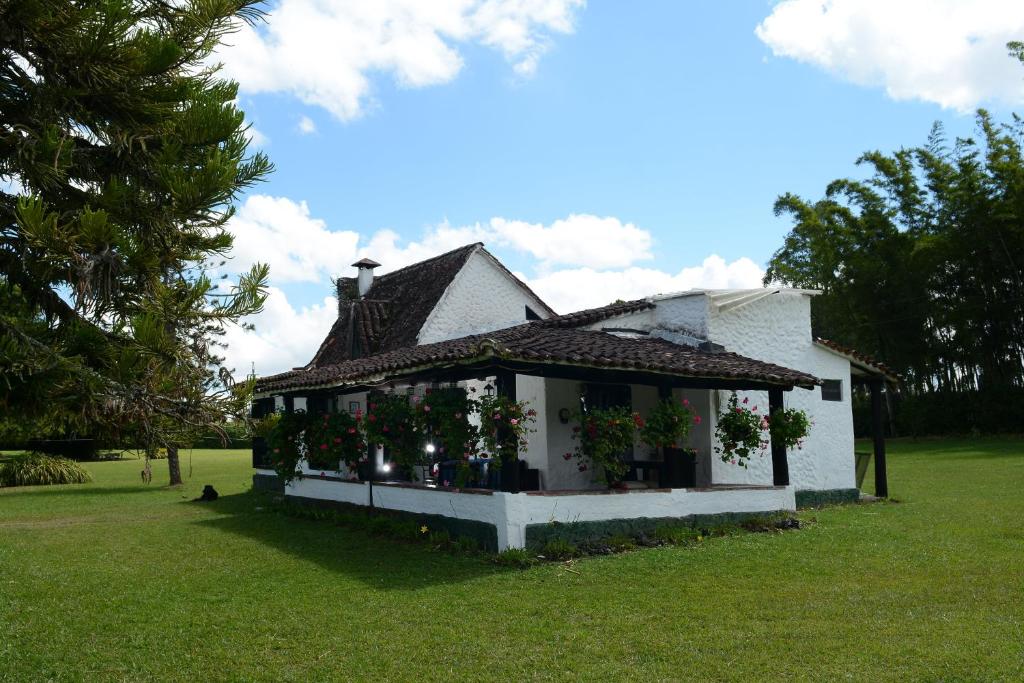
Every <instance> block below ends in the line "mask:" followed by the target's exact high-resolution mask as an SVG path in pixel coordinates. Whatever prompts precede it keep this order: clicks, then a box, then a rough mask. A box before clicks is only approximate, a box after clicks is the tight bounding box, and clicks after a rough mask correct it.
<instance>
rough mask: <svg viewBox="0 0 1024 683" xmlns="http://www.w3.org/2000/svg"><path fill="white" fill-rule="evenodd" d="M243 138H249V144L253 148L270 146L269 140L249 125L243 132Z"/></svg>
mask: <svg viewBox="0 0 1024 683" xmlns="http://www.w3.org/2000/svg"><path fill="white" fill-rule="evenodd" d="M245 136H246V137H247V138H249V144H250V145H252V146H253V147H266V146H267V145H268V144H270V138H268V137H267V136H266V135H265V134H264V133H263V131H261V130H259V129H257V128H256V126H253V125H251V124H250V126H249V127H248V128H246V130H245Z"/></svg>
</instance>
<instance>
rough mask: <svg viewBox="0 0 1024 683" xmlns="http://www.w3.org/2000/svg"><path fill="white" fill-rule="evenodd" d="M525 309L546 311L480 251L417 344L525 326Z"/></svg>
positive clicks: (469, 261) (450, 287) (450, 288)
mask: <svg viewBox="0 0 1024 683" xmlns="http://www.w3.org/2000/svg"><path fill="white" fill-rule="evenodd" d="M526 306H529V307H530V308H532V309H533V310H534V311H535V312H536V313H537V314H538V315H540V316H541V317H547V309H546V308H545V307H544V305H543V304H542V303H541V302H540V301H539V300H538V299H537V298H536V297H533V296H530V295H529V294H528V293H527V292H526V291H525V290H524V289H523V288H522V286H520V285H519V284H518V283H516V282H515V281H514V280H512V278H510V277H509V276H508V273H506V272H505V271H504V270H503V269H502V268H501V267H500V266H498V265H497V264H496V263H495V262H494V261H493V260H492V259H491V258H490V257H488V256H487V255H486V254H484V253H482V252H481V251H480V250H479V249H478V250H477V251H475V252H473V254H472V255H471V256H470V257H469V258H468V259H467V260H466V264H465V265H464V266H463V267H462V270H460V271H459V273H458V274H457V275H456V276H455V278H454V279H453V280H452V282H451V284H450V285H448V289H446V290H445V292H444V294H443V295H442V296H441V299H440V300H439V301H438V302H437V305H436V306H434V310H433V311H431V313H430V315H429V316H428V317H427V320H426V322H424V323H423V328H422V329H421V330H420V333H419V337H418V340H417V342H418V343H420V344H432V343H434V342H439V341H444V340H446V339H456V338H458V337H464V336H466V335H470V334H479V333H481V332H489V331H491V330H500V329H503V328H506V327H512V326H513V325H518V324H520V323H523V322H526Z"/></svg>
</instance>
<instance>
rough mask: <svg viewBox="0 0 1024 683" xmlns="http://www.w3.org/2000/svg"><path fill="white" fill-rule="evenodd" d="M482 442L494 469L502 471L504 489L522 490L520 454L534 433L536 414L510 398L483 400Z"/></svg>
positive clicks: (531, 409)
mask: <svg viewBox="0 0 1024 683" xmlns="http://www.w3.org/2000/svg"><path fill="white" fill-rule="evenodd" d="M478 405H479V408H478V410H479V412H480V441H481V443H482V445H483V448H484V457H488V456H489V457H491V467H492V468H493V467H498V468H500V469H501V472H500V475H499V476H500V477H501V489H502V490H503V491H518V490H519V469H520V468H519V465H518V462H519V453H520V452H521V451H523V450H524V449H525V448H526V446H527V445H528V442H527V440H526V436H527V434H529V433H530V432H532V431H533V428H532V425H533V423H534V422H535V421H536V419H537V411H536V410H534V409H533V408H530V407H529V404H528V403H527V402H526V401H514V400H512V399H511V398H509V397H507V396H500V395H495V396H484V397H482V398H481V399H480V400H479V402H478Z"/></svg>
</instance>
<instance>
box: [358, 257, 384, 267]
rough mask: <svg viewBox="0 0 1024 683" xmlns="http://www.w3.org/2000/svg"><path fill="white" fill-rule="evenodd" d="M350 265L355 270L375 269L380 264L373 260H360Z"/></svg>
mask: <svg viewBox="0 0 1024 683" xmlns="http://www.w3.org/2000/svg"><path fill="white" fill-rule="evenodd" d="M352 265H353V266H355V267H356V268H376V267H377V266H379V265H380V264H379V263H377V262H376V261H374V260H373V259H368V258H361V259H359V260H358V261H356V262H355V263H353V264H352Z"/></svg>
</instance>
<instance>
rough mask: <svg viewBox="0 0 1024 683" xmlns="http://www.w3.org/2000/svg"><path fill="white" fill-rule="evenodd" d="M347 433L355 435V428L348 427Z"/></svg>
mask: <svg viewBox="0 0 1024 683" xmlns="http://www.w3.org/2000/svg"><path fill="white" fill-rule="evenodd" d="M348 433H349V434H355V433H356V428H355V427H349V428H348Z"/></svg>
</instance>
